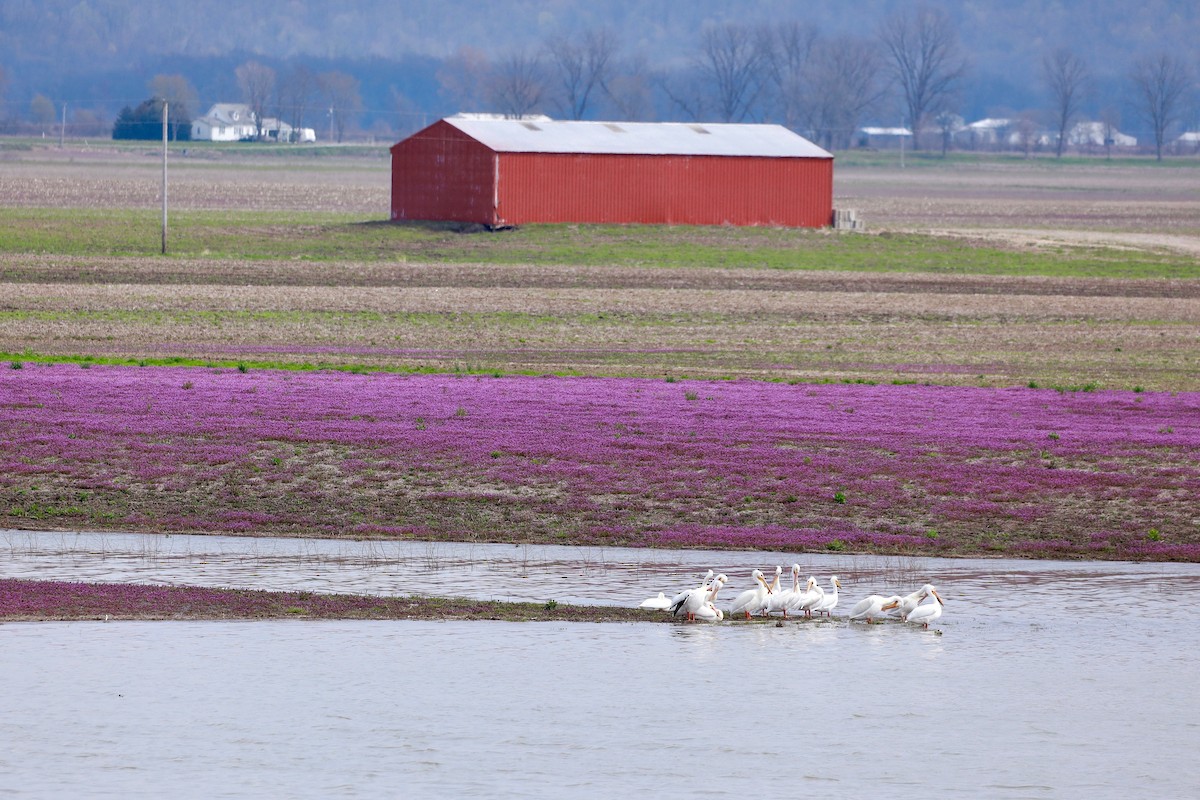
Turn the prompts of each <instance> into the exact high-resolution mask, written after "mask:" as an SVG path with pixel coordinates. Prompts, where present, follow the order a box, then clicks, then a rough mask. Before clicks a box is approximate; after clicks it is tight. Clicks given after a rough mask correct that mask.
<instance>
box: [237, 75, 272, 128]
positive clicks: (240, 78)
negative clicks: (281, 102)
mask: <svg viewBox="0 0 1200 800" xmlns="http://www.w3.org/2000/svg"><path fill="white" fill-rule="evenodd" d="M234 75H235V76H236V77H237V82H238V88H239V89H241V90H242V98H243V99H244V100H245V101H246V105H248V106H250V111H251V113H252V114H254V138H255V139H262V138H263V121H264V119H265V118H266V115H267V103H268V102H270V100H271V95H272V94H274V92H275V70H273V69H271V68H270V67H268V66H266V65H265V64H260V63H259V62H257V61H247V62H246V63H245V64H242V65H241V66H240V67H238V68H237V69H236V70H234Z"/></svg>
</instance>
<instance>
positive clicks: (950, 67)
mask: <svg viewBox="0 0 1200 800" xmlns="http://www.w3.org/2000/svg"><path fill="white" fill-rule="evenodd" d="M879 40H880V42H882V44H883V46H884V50H885V52H886V53H887V57H888V61H889V62H890V65H891V68H892V74H893V76H894V77H895V79H896V82H897V84H898V85H899V87H900V91H901V94H902V95H903V100H904V105H905V108H906V110H907V113H908V122H909V124H911V125H912V129H913V147H914V148H918V147H919V146H920V131H921V127H922V125H923V124H924V122H925V117H926V116H927V115H928V114H929V113H930V112H931V111H934V110H935V109H936V108H937V107H938V106H939V105H945V104H946V100H947V98H948V96H950V95H952V94H953V93H955V92H956V91H957V90H958V87H959V84H960V82H961V81H962V78H963V76H964V75H965V74H966V71H967V62H966V59H965V58H964V57H963V56H962V55H961V53H960V52H959V45H958V35H957V34H956V33H955V31H954V27H953V26H952V25H951V23H950V19H949V18H948V17H947V16H946V15H945V14H944V13H943V12H941V11H940V10H937V9H931V8H925V7H918V8H917V9H916V10H915V11H913V12H912V13H911V14H904V13H899V14H895V15H893V16H891V17H889V18H888V19H886V20H884V22H883V24H882V25H881V26H880V29H879Z"/></svg>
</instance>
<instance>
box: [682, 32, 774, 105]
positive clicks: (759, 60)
mask: <svg viewBox="0 0 1200 800" xmlns="http://www.w3.org/2000/svg"><path fill="white" fill-rule="evenodd" d="M764 56H765V50H764V48H763V46H762V41H761V39H760V37H759V35H758V34H757V33H756V32H755V31H754V30H753V29H751V28H748V27H746V26H744V25H738V24H737V23H733V22H726V23H724V24H722V25H713V26H711V27H709V28H706V29H705V31H704V33H703V35H702V36H701V39H700V55H699V58H698V66H699V69H700V72H701V74H702V75H703V76H704V78H705V82H706V83H707V84H708V85H709V86H710V87H711V90H712V95H713V101H714V104H715V106H716V113H717V116H718V117H719V118H720V120H721V121H722V122H743V121H745V119H746V118H747V117H749V116H751V113H752V112H753V110H754V106H755V103H756V102H757V101H758V98H759V95H760V94H761V93H762V90H763V87H764V82H763V79H764V77H765V75H764V69H763V68H764V62H765V58H764Z"/></svg>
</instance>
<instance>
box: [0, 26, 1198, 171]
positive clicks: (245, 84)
mask: <svg viewBox="0 0 1200 800" xmlns="http://www.w3.org/2000/svg"><path fill="white" fill-rule="evenodd" d="M972 66H973V65H972V63H971V58H970V56H969V54H968V53H967V52H966V51H965V48H964V47H963V46H962V44H961V43H960V41H959V37H958V33H957V31H956V29H955V26H954V24H953V23H952V21H951V20H950V18H949V17H948V16H947V15H946V14H945V13H944V12H942V11H941V10H938V9H936V8H930V7H924V6H918V7H908V6H905V7H902V10H900V11H899V12H897V13H895V14H893V15H891V16H888V17H885V18H883V19H882V20H881V21H880V23H879V24H878V25H877V26H876V27H875V28H874V30H871V31H869V32H867V33H863V34H857V35H856V34H844V33H837V34H830V33H826V32H824V31H822V30H821V29H820V28H819V27H818V26H817V25H816V24H814V23H811V22H806V21H801V20H790V21H782V22H779V23H775V24H771V25H756V24H742V23H737V22H726V23H722V24H713V25H709V26H707V27H705V28H704V29H703V30H702V31H701V32H700V33H699V35H698V37H697V41H696V42H695V46H694V48H693V49H692V51H691V53H690V55H689V56H688V57H686V58H685V59H684V60H683V61H682V62H678V63H673V64H671V65H669V66H663V65H652V64H651V62H650V61H649V60H648V59H647V58H646V56H645V54H643V53H640V52H636V51H632V50H631V49H630V47H629V46H628V45H627V44H626V43H625V42H624V41H623V40H622V39H621V38H620V37H619V36H618V35H617V34H616V33H615V32H614V31H613V30H612V29H609V28H605V27H597V28H593V29H589V30H582V31H575V32H571V33H563V34H560V35H555V36H551V37H548V38H546V39H544V40H543V41H541V42H539V43H538V44H537V45H536V46H528V47H518V48H516V49H513V50H510V51H508V52H506V53H502V54H499V55H489V54H486V53H484V52H482V51H480V50H477V49H473V48H469V47H462V48H460V49H459V50H457V51H456V52H455V53H454V54H452V55H451V56H448V57H446V58H443V59H441V61H440V64H439V66H438V67H437V69H436V71H435V72H434V74H433V75H432V77H431V78H430V82H432V83H433V84H434V86H433V87H432V90H431V91H430V92H429V94H428V95H427V96H426V97H423V98H416V99H414V98H413V97H412V96H410V95H409V94H405V93H404V92H401V91H398V90H397V89H396V88H395V86H392V87H391V89H390V91H389V92H387V93H386V94H385V95H384V96H382V97H381V93H380V92H379V91H373V94H372V97H371V107H370V108H368V107H366V105H365V104H364V101H363V87H362V84H361V82H360V80H359V78H358V77H356V76H355V75H353V74H351V73H352V71H353V70H332V71H325V72H314V71H313V70H311V69H309V68H308V67H307V66H305V64H304V63H303V62H302V61H299V60H295V59H293V60H291V61H288V62H283V63H278V62H276V63H275V65H274V66H272V65H271V63H268V60H267V59H253V60H248V61H245V62H243V63H242V64H240V65H238V66H237V67H236V70H235V72H236V86H237V91H238V93H239V95H240V96H239V97H237V98H229V97H221V98H220V99H222V100H233V99H237V100H240V101H242V102H244V103H246V104H247V105H248V106H249V107H250V108H251V109H252V110H253V111H254V113H255V118H256V119H258V120H260V121H261V120H264V119H266V118H267V117H270V116H274V117H277V118H279V119H280V120H283V121H285V122H287V123H288V124H290V125H291V126H292V127H293V128H301V127H304V126H305V125H306V124H308V125H311V123H312V121H313V120H314V119H315V120H319V122H318V123H317V124H316V125H311V127H315V128H318V129H320V130H322V131H324V130H326V124H327V126H328V127H327V130H328V133H327V134H325V136H327V137H328V138H330V139H334V140H336V141H342V140H343V139H345V138H346V137H347V136H359V135H361V134H362V132H363V121H364V116H365V117H367V118H369V119H374V127H373V129H372V130H374V131H378V133H379V134H380V135H381V136H401V135H404V134H406V133H409V132H411V131H412V130H415V129H416V128H417V127H420V125H422V124H425V123H427V122H429V121H432V119H435V118H436V117H438V116H441V115H444V114H447V113H453V112H455V111H459V110H463V111H480V112H490V113H496V114H502V115H506V116H523V115H528V114H537V113H545V114H549V115H551V116H554V117H556V118H561V119H597V118H606V119H625V120H689V121H701V120H705V121H721V122H778V123H781V124H783V125H786V126H787V127H789V128H791V129H793V130H796V131H798V132H800V133H802V134H803V135H805V136H807V137H809V138H811V139H813V140H814V141H815V142H817V143H818V144H821V145H822V146H824V147H826V148H828V149H843V148H846V147H850V146H853V145H855V144H857V143H859V134H858V132H859V130H860V129H861V128H862V127H863V126H864V125H865V124H868V123H876V124H879V123H880V121H884V120H886V121H888V122H887V123H885V124H892V125H894V124H895V123H896V122H899V123H900V124H901V126H902V127H904V128H907V129H909V130H911V131H912V134H913V135H912V138H911V140H910V141H911V142H912V145H913V146H914V147H915V148H917V149H925V148H929V147H938V146H940V147H941V148H942V149H943V150H946V149H949V148H950V147H953V146H955V141H956V139H955V137H956V135H957V132H958V131H960V130H961V129H962V124H963V119H962V116H961V114H960V110H961V109H962V108H963V107H964V105H965V103H966V98H965V92H966V91H967V89H968V81H969V78H970V76H971V74H972ZM1038 75H1039V78H1038V80H1039V83H1040V87H1039V88H1040V89H1041V90H1042V93H1043V95H1044V97H1045V102H1044V104H1043V105H1042V107H1040V108H1035V109H1025V110H1023V111H1009V110H1005V111H1003V112H1000V113H998V114H997V115H998V116H1006V117H1011V132H1009V133H1008V134H1007V136H1008V141H1009V142H1011V143H1013V145H1012V146H1016V147H1019V148H1024V149H1026V150H1029V149H1031V148H1033V147H1039V148H1045V149H1050V150H1052V151H1053V152H1055V153H1056V154H1057V155H1059V156H1061V155H1062V154H1063V152H1064V151H1065V148H1066V147H1067V144H1068V140H1069V134H1070V131H1071V129H1072V126H1073V125H1074V124H1075V123H1076V122H1077V121H1079V120H1081V119H1082V118H1083V115H1084V113H1085V111H1088V110H1092V111H1093V113H1095V112H1096V111H1097V109H1098V116H1099V117H1100V119H1101V122H1102V123H1103V124H1104V126H1105V130H1106V131H1109V132H1115V131H1116V129H1117V126H1118V125H1120V124H1121V121H1122V117H1124V118H1125V119H1126V120H1128V122H1129V123H1130V124H1132V125H1138V126H1140V130H1141V131H1144V132H1145V133H1146V134H1148V135H1149V138H1150V140H1151V141H1152V143H1153V146H1154V150H1155V152H1156V154H1157V155H1158V157H1159V158H1161V157H1162V154H1163V152H1164V149H1165V148H1167V147H1168V145H1169V143H1170V139H1171V136H1172V134H1173V133H1174V132H1175V131H1176V130H1178V129H1179V128H1180V127H1181V124H1182V123H1184V122H1185V121H1186V120H1187V119H1189V117H1188V114H1190V113H1191V112H1192V111H1193V110H1194V109H1195V100H1196V94H1197V92H1196V89H1197V86H1196V78H1195V75H1196V70H1195V69H1194V68H1193V65H1192V64H1191V63H1190V61H1189V60H1188V57H1187V56H1185V55H1177V54H1174V53H1159V54H1154V55H1150V56H1146V57H1144V58H1141V59H1138V60H1136V61H1135V62H1134V63H1132V64H1130V65H1129V66H1128V68H1127V70H1126V92H1125V97H1124V102H1120V101H1119V100H1118V99H1117V98H1113V97H1108V98H1105V99H1104V100H1101V99H1100V98H1098V97H1097V92H1096V82H1095V80H1094V78H1093V73H1092V69H1091V65H1090V64H1088V63H1087V61H1086V60H1085V59H1084V58H1083V57H1082V56H1081V55H1080V54H1078V53H1077V52H1074V51H1072V50H1071V49H1069V48H1055V49H1050V50H1048V51H1047V52H1046V53H1045V54H1044V55H1043V58H1042V62H1041V64H1040V69H1039V70H1038ZM149 88H150V90H151V92H152V97H153V98H165V99H167V100H168V101H169V103H170V104H171V105H172V106H175V105H176V104H178V107H179V108H180V110H181V112H180V113H181V114H183V111H184V110H187V111H189V112H190V111H199V110H200V109H199V108H198V96H197V93H196V90H195V89H194V88H192V87H191V84H190V83H189V82H188V80H187V79H186V78H184V77H183V76H182V75H177V74H172V75H157V76H155V78H154V79H153V80H152V81H151V84H150V86H149ZM2 91H3V76H2V74H0V94H2ZM143 106H145V104H144V103H143V104H142V106H138V107H135V108H127V109H124V110H123V111H122V115H121V118H119V119H118V123H119V124H121V123H122V121H124V123H130V122H131V121H132V122H133V123H138V124H141V123H139V122H138V121H139V120H140V117H141V116H145V113H139V108H141V109H142V111H143V112H146V110H147V109H148V108H149V107H145V108H143ZM382 106H386V108H385V107H382ZM127 111H128V113H126V112H127ZM57 112H58V109H57V108H56V106H55V104H54V103H51V102H50V101H49V100H48V99H47V98H45V97H44V96H42V95H38V96H37V97H35V98H34V102H33V103H31V105H30V118H31V122H32V123H33V124H35V125H42V126H43V127H45V126H52V125H53V124H54V117H55V115H56V114H57ZM80 113H83V110H81V109H75V110H74V114H76V115H78V114H80ZM147 113H148V112H147ZM143 122H144V121H143ZM1047 132H1048V133H1047ZM114 133H115V131H114ZM262 135H263V132H262V130H261V129H260V130H259V131H258V138H261V137H262ZM325 136H323V137H322V138H325ZM1110 138H1111V137H1109V136H1108V135H1107V134H1106V135H1105V139H1106V140H1110Z"/></svg>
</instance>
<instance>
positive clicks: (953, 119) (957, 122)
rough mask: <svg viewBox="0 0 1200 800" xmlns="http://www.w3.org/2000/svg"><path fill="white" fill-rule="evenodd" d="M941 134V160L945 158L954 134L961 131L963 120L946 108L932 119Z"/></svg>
mask: <svg viewBox="0 0 1200 800" xmlns="http://www.w3.org/2000/svg"><path fill="white" fill-rule="evenodd" d="M933 121H934V123H936V124H937V126H938V130H939V131H940V132H941V134H942V158H945V157H946V153H947V151H949V150H950V145H951V144H952V143H953V142H954V134H955V133H957V132H958V131H960V130H962V129H963V118H962V117H961V116H959V115H958V114H955V113H954V112H953V111H951V110H950V109H948V108H944V109H942V110H941V111H939V112H938V113H937V116H935V117H934V118H933Z"/></svg>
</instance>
